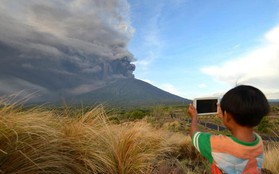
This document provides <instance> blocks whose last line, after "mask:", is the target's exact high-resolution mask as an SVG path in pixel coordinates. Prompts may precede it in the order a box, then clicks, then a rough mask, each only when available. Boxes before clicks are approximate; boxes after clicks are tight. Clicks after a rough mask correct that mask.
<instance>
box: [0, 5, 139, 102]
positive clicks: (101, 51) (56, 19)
mask: <svg viewBox="0 0 279 174" xmlns="http://www.w3.org/2000/svg"><path fill="white" fill-rule="evenodd" d="M128 16H129V5H128V3H127V1H126V0H105V1H104V0H90V1H86V0H59V1H57V0H48V1H45V0H30V1H18V0H4V1H1V2H0V21H1V25H0V94H1V95H3V94H10V93H13V92H17V91H20V90H23V89H25V90H30V91H38V93H39V94H42V95H46V96H49V97H55V95H58V94H64V95H77V94H82V93H85V92H89V91H92V90H95V89H96V88H98V87H101V86H104V85H105V84H106V83H109V82H111V81H113V80H116V79H119V78H134V75H133V71H134V70H135V65H133V64H131V62H132V61H134V58H133V55H132V54H131V53H130V52H129V51H128V49H127V46H128V42H129V41H130V39H131V37H132V35H133V32H134V30H133V28H132V27H131V25H130V21H129V17H128Z"/></svg>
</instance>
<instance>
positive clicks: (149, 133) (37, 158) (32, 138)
mask: <svg viewBox="0 0 279 174" xmlns="http://www.w3.org/2000/svg"><path fill="white" fill-rule="evenodd" d="M0 105H1V106H2V107H1V109H0V173H20V174H25V173H26V174H27V173H28V174H30V173H61V174H63V173H65V174H66V173H67V174H69V173H111V174H114V173H115V174H116V173H119V174H124V173H129V174H130V173H131V174H133V173H159V172H160V170H161V169H162V166H167V165H173V164H175V165H176V170H178V169H179V170H180V171H181V170H182V168H181V167H180V166H179V162H177V161H176V162H175V163H171V164H170V163H168V162H167V161H168V159H171V158H173V159H177V157H179V156H181V154H183V153H184V154H187V153H188V152H191V151H192V150H191V143H190V141H191V140H190V139H189V137H186V136H184V135H181V134H173V133H168V132H165V131H163V130H158V129H155V128H153V127H152V126H150V125H148V124H147V122H145V121H140V122H133V123H124V124H118V125H116V124H110V123H109V121H108V119H107V116H106V114H105V112H104V108H103V107H102V106H98V107H96V108H94V109H92V110H90V111H89V112H87V113H85V114H80V116H77V117H70V116H67V114H66V115H65V113H67V112H64V114H57V112H53V111H44V110H42V109H41V108H35V109H31V110H27V111H24V110H22V109H16V108H15V107H14V106H12V105H5V104H3V103H2V104H0ZM69 115H71V114H69ZM184 156H185V155H184ZM172 167H173V166H172ZM170 171H171V172H173V173H174V170H170ZM177 173H178V172H177Z"/></svg>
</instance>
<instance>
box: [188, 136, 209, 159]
mask: <svg viewBox="0 0 279 174" xmlns="http://www.w3.org/2000/svg"><path fill="white" fill-rule="evenodd" d="M210 136H211V134H209V133H203V132H196V133H195V134H194V136H193V139H192V143H193V145H194V146H195V148H196V149H197V150H198V151H199V152H200V153H201V154H202V155H203V156H204V157H205V158H206V159H207V160H209V162H210V163H211V164H212V163H213V157H212V153H211V152H212V151H211V145H210Z"/></svg>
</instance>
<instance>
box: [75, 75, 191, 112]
mask: <svg viewBox="0 0 279 174" xmlns="http://www.w3.org/2000/svg"><path fill="white" fill-rule="evenodd" d="M73 101H75V102H79V103H81V102H82V103H85V104H96V103H104V104H109V105H114V106H151V105H152V106H155V105H161V104H168V105H171V104H183V103H188V102H190V100H187V99H184V98H182V97H179V96H176V95H173V94H170V93H168V92H166V91H163V90H161V89H159V88H157V87H155V86H153V85H150V84H149V83H146V82H144V81H141V80H137V79H121V80H118V81H116V82H114V83H111V84H109V85H107V86H105V87H104V88H101V89H98V90H95V91H93V92H89V93H86V94H82V95H79V96H76V97H75V98H74V100H73Z"/></svg>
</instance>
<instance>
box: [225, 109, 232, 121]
mask: <svg viewBox="0 0 279 174" xmlns="http://www.w3.org/2000/svg"><path fill="white" fill-rule="evenodd" d="M224 116H225V119H226V121H227V122H230V121H231V120H232V115H231V114H230V113H228V112H227V111H225V113H224Z"/></svg>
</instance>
